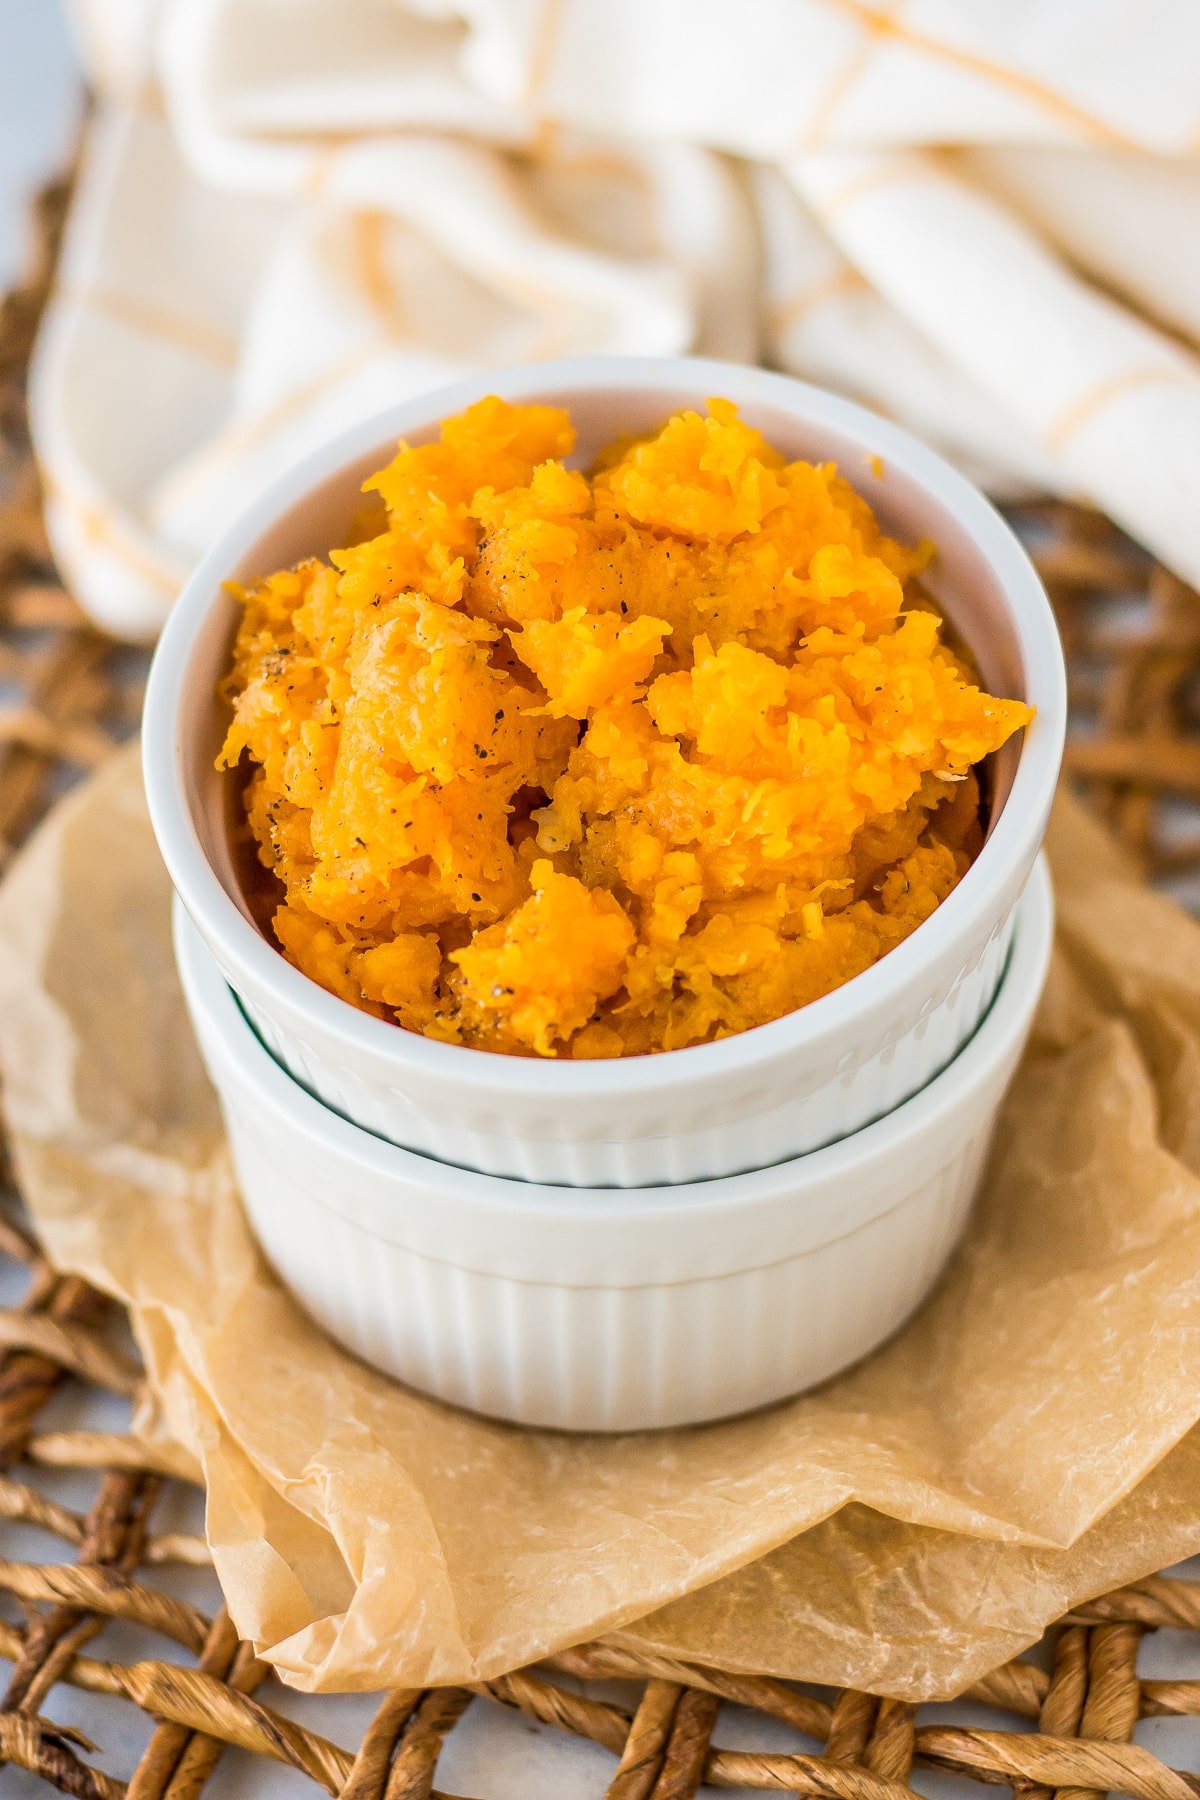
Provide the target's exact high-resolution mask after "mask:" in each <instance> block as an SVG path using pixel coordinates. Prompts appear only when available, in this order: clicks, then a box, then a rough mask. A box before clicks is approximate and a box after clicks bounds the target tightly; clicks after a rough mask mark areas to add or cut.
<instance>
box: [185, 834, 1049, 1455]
mask: <svg viewBox="0 0 1200 1800" xmlns="http://www.w3.org/2000/svg"><path fill="white" fill-rule="evenodd" d="M176 933H177V936H176V943H177V954H178V960H179V966H180V972H181V975H182V977H183V985H184V991H185V994H186V996H187V1000H188V1005H189V1008H190V1010H191V1015H192V1019H193V1022H194V1024H195V1027H196V1031H197V1035H198V1038H199V1041H200V1047H201V1050H202V1052H203V1054H204V1058H205V1062H206V1064H207V1066H208V1069H209V1073H210V1075H211V1076H212V1079H213V1082H214V1084H215V1086H216V1088H217V1091H218V1094H219V1096H220V1100H221V1105H222V1109H223V1112H224V1115H225V1121H226V1126H227V1129H228V1134H229V1143H230V1148H231V1151H232V1155H233V1161H234V1166H235V1169H236V1172H237V1176H238V1181H239V1185H240V1188H241V1192H242V1196H243V1199H244V1201H245V1204H246V1209H247V1212H248V1214H249V1218H250V1221H251V1224H252V1226H253V1229H254V1231H255V1233H256V1235H257V1237H258V1239H259V1241H260V1243H261V1244H262V1247H263V1249H264V1251H265V1252H266V1254H267V1256H268V1257H269V1258H270V1260H271V1262H272V1263H273V1264H274V1265H275V1267H276V1269H277V1270H278V1272H279V1274H280V1276H281V1277H282V1279H283V1280H284V1282H285V1283H286V1284H287V1285H288V1286H289V1287H290V1288H291V1289H292V1290H293V1291H294V1292H295V1294H296V1295H297V1296H298V1298H299V1300H300V1301H301V1303H302V1304H303V1305H304V1306H305V1307H306V1308H307V1309H308V1311H309V1312H310V1313H311V1314H312V1316H313V1317H314V1318H315V1319H316V1320H317V1321H318V1322H319V1323H320V1324H321V1325H323V1326H324V1327H325V1328H326V1329H327V1330H328V1331H330V1332H331V1333H332V1334H333V1335H334V1336H335V1337H337V1338H338V1339H340V1340H341V1342H343V1343H344V1344H346V1345H347V1346H348V1347H349V1348H350V1349H352V1350H354V1351H355V1352H357V1353H358V1354H359V1355H361V1356H362V1357H364V1358H365V1359H366V1360H367V1361H369V1362H371V1363H373V1364H375V1365H376V1366H377V1367H379V1368H381V1369H383V1370H384V1371H386V1372H387V1373H388V1374H391V1375H394V1376H396V1377H398V1378H399V1379H400V1380H402V1381H405V1382H407V1383H409V1384H410V1385H412V1386H414V1387H416V1388H419V1389H421V1390H422V1391H424V1392H428V1393H430V1394H434V1395H436V1396H437V1397H438V1398H440V1399H443V1400H447V1401H450V1402H452V1403H455V1404H458V1405H461V1406H466V1407H469V1408H471V1409H472V1410H475V1411H479V1412H484V1413H490V1414H493V1415H495V1416H497V1417H500V1418H505V1419H512V1420H515V1421H518V1422H520V1423H523V1424H529V1425H538V1426H545V1427H552V1428H556V1429H562V1430H593V1431H629V1430H639V1429H643V1428H647V1427H663V1426H673V1425H683V1424H689V1423H693V1422H696V1421H699V1420H703V1419H712V1418H720V1417H723V1416H725V1415H727V1414H730V1413H734V1412H741V1411H746V1410H749V1409H751V1408H753V1407H757V1406H762V1405H765V1404H767V1403H769V1402H771V1401H773V1400H779V1399H782V1398H783V1397H785V1396H787V1395H790V1394H794V1393H798V1392H800V1391H801V1390H803V1389H804V1388H806V1387H809V1386H811V1385H812V1384H813V1383H815V1382H817V1381H821V1380H823V1379H825V1378H826V1377H827V1376H829V1375H832V1374H834V1373H835V1372H836V1371H837V1370H839V1369H841V1368H844V1367H846V1366H847V1365H848V1364H849V1363H852V1362H854V1361H856V1360H857V1359H858V1358H859V1357H861V1356H863V1355H865V1354H866V1353H867V1352H868V1351H869V1350H871V1349H873V1348H874V1347H875V1345H877V1344H878V1343H880V1342H881V1341H882V1340H883V1339H884V1338H886V1337H887V1336H888V1335H889V1334H890V1333H891V1332H892V1331H894V1330H895V1329H896V1328H897V1327H898V1326H899V1325H900V1324H901V1323H902V1322H903V1321H904V1320H905V1319H906V1318H907V1317H908V1315H909V1314H910V1313H911V1312H912V1311H913V1309H914V1308H915V1307H916V1306H918V1305H919V1304H920V1302H921V1301H922V1299H923V1298H924V1297H925V1295H926V1294H927V1293H928V1291H929V1288H930V1287H931V1285H932V1284H933V1282H934V1281H935V1280H936V1278H937V1276H938V1274H939V1273H940V1271H941V1269H942V1268H943V1266H944V1264H945V1261H946V1259H947V1257H948V1256H949V1254H950V1251H951V1249H952V1247H953V1245H954V1242H955V1240H956V1238H957V1237H958V1234H959V1232H960V1231H961V1229H962V1226H963V1223H964V1221H965V1219H966V1216H967V1212H968V1210H969V1207H970V1204H971V1198H972V1196H973V1194H974V1191H975V1187H976V1183H977V1181H978V1178H979V1173H980V1169H981V1167H982V1163H983V1158H984V1156H985V1154H986V1150H987V1145H988V1142H989V1139H990V1136H991V1132H992V1128H993V1124H994V1121H995V1117H996V1113H997V1109H998V1107H999V1104H1000V1100H1001V1098H1002V1096H1003V1093H1004V1090H1005V1088H1006V1086H1007V1084H1008V1081H1009V1079H1010V1077H1011V1075H1012V1072H1013V1070H1014V1068H1015V1067H1016V1063H1017V1059H1018V1058H1019V1056H1020V1053H1021V1050H1022V1047H1023V1044H1024V1041H1025V1037H1026V1034H1027V1032H1028V1030H1029V1026H1030V1022H1031V1020H1032V1017H1033V1012H1034V1008H1035V1006H1036V1004H1037V999H1038V995H1039V993H1040V990H1041V986H1042V982H1043V980H1044V977H1045V972H1046V968H1047V965H1048V962H1049V956H1050V947H1051V941H1052V934H1053V906H1052V902H1051V897H1050V889H1049V882H1048V880H1047V877H1046V873H1045V869H1044V868H1039V869H1038V870H1037V871H1036V873H1035V876H1034V880H1033V882H1032V884H1031V888H1030V893H1029V895H1028V896H1027V897H1026V899H1025V901H1024V902H1023V903H1022V905H1021V907H1020V908H1019V909H1018V918H1017V921H1016V925H1015V930H1014V942H1013V949H1012V953H1011V956H1010V957H1009V960H1008V964H1007V968H1006V970H1005V973H1004V976H1003V978H1002V981H1001V985H1000V990H999V992H998V994H997V997H996V1000H995V1002H994V1005H993V1007H992V1009H991V1010H990V1012H989V1014H988V1016H987V1019H986V1020H985V1021H984V1022H983V1023H982V1024H981V1026H980V1029H979V1030H978V1031H977V1032H976V1034H975V1035H974V1037H973V1038H972V1039H971V1041H970V1043H969V1044H968V1045H967V1046H965V1047H964V1049H963V1050H962V1051H961V1052H960V1054H959V1055H958V1056H957V1057H956V1058H955V1059H954V1061H953V1063H952V1064H951V1065H950V1067H949V1068H948V1069H947V1070H946V1071H944V1072H943V1074H942V1075H941V1076H940V1077H939V1078H938V1079H936V1080H935V1081H933V1082H932V1083H931V1084H930V1085H929V1086H928V1087H927V1088H926V1089H925V1090H923V1092H922V1093H921V1094H919V1095H918V1096H916V1097H915V1098H914V1099H913V1100H911V1101H910V1102H909V1103H908V1104H907V1105H903V1106H901V1107H899V1108H897V1109H896V1110H895V1111H894V1112H892V1113H890V1114H889V1115H888V1116H887V1117H886V1118H885V1119H883V1120H882V1121H880V1122H879V1123H877V1124H875V1125H874V1126H872V1127H870V1128H868V1129H867V1130H864V1131H861V1132H858V1133H856V1134H854V1136H852V1137H849V1138H845V1139H843V1140H842V1141H841V1142H839V1143H838V1144H836V1145H834V1146H832V1147H831V1148H829V1149H826V1150H822V1151H818V1152H816V1153H815V1154H813V1155H810V1156H801V1157H796V1158H793V1159H792V1160H790V1161H788V1162H785V1163H782V1164H779V1165H778V1166H776V1167H774V1168H769V1169H763V1170H760V1171H758V1172H756V1173H753V1174H743V1175H739V1176H734V1177H732V1178H730V1179H727V1180H717V1181H709V1182H699V1183H693V1184H690V1185H687V1186H662V1187H657V1188H644V1189H625V1190H623V1191H621V1192H605V1191H603V1190H598V1189H591V1190H588V1189H570V1188H565V1187H554V1186H551V1185H549V1184H528V1183H524V1182H520V1181H506V1180H501V1179H497V1178H495V1177H487V1176H482V1175H478V1174H474V1173H470V1172H467V1171H464V1170H462V1169H458V1168H453V1167H447V1166H445V1165H444V1164H441V1163H439V1162H436V1161H434V1160H432V1159H430V1158H425V1157H421V1156H418V1155H414V1154H412V1153H411V1152H409V1151H406V1150H402V1149H398V1148H396V1147H394V1146H392V1145H390V1144H387V1143H385V1142H383V1141H382V1140H380V1139H378V1138H376V1137H374V1136H372V1135H371V1134H370V1133H368V1132H364V1131H362V1130H360V1129H359V1128H357V1127H355V1126H353V1125H350V1124H348V1123H346V1122H345V1121H344V1120H342V1119H340V1118H338V1117H337V1115H335V1114H334V1113H332V1112H331V1111H330V1110H329V1109H328V1108H326V1107H324V1106H322V1105H321V1103H320V1102H319V1101H318V1100H316V1099H314V1098H313V1097H312V1096H310V1095H309V1094H307V1093H306V1092H305V1091H304V1089H303V1088H302V1087H300V1086H299V1085H298V1084H297V1083H296V1082H294V1081H292V1080H291V1079H290V1078H289V1077H288V1076H287V1075H285V1074H284V1073H283V1072H282V1071H281V1070H280V1069H279V1067H278V1066H277V1065H276V1064H275V1063H274V1061H273V1060H272V1058H271V1057H270V1056H269V1055H268V1054H267V1052H266V1050H265V1049H264V1048H263V1046H262V1045H261V1044H260V1043H259V1042H258V1040H257V1039H256V1037H255V1035H254V1033H253V1031H252V1030H251V1028H250V1026H249V1024H248V1023H247V1021H246V1019H245V1017H244V1014H243V1013H242V1012H241V1011H240V1010H239V1008H238V1006H237V1004H236V1001H235V998H234V996H233V994H232V991H231V990H230V988H229V986H228V984H227V982H226V981H225V978H224V976H223V974H222V972H221V970H220V968H219V966H218V964H217V963H216V962H215V960H214V959H213V958H212V956H211V955H210V953H209V952H208V950H207V949H206V947H205V945H204V943H203V941H202V939H201V938H200V936H199V934H198V933H196V932H195V930H194V928H193V927H192V926H191V925H190V924H189V923H188V921H187V919H186V916H185V915H184V914H183V912H182V909H177V915H176Z"/></svg>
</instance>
